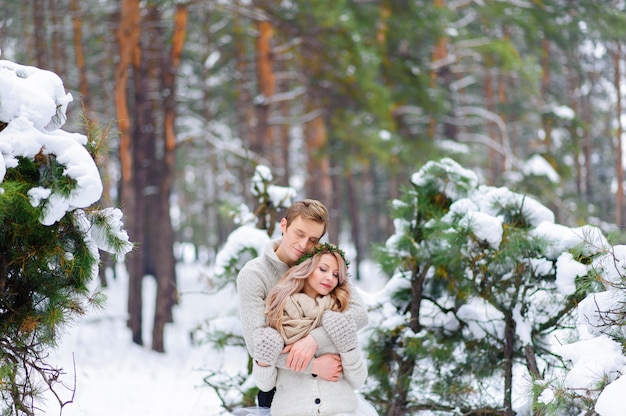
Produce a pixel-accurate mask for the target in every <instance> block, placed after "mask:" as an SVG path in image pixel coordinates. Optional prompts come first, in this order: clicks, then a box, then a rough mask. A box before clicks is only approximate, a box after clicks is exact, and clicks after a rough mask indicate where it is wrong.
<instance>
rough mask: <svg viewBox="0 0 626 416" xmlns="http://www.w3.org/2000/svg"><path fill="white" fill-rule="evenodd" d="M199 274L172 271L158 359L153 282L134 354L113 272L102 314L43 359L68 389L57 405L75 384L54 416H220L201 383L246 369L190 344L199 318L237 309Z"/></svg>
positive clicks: (226, 355) (372, 285)
mask: <svg viewBox="0 0 626 416" xmlns="http://www.w3.org/2000/svg"><path fill="white" fill-rule="evenodd" d="M363 274H364V275H368V276H372V275H375V274H372V273H363ZM207 275H208V270H207V269H206V267H203V266H201V265H198V264H195V263H179V264H178V276H177V277H178V284H179V291H180V293H181V298H180V304H179V305H178V306H176V307H175V309H174V323H173V324H169V325H168V326H166V335H165V343H166V344H165V345H166V346H165V348H166V352H165V353H163V354H162V353H157V352H154V351H152V350H151V349H150V343H151V327H152V316H153V310H154V294H155V290H156V285H155V283H154V279H151V278H146V279H144V311H145V312H144V343H145V344H146V345H145V346H143V347H142V346H139V345H136V344H134V343H132V341H131V336H130V331H129V329H128V328H127V327H126V309H127V308H126V303H127V290H128V276H127V275H126V274H125V273H124V272H119V271H118V273H117V277H116V278H115V279H112V278H109V286H108V287H107V288H105V289H104V293H105V294H106V296H107V301H106V303H105V306H104V308H102V309H100V310H91V311H89V312H88V313H87V314H86V316H84V317H83V318H82V320H81V321H80V322H77V323H75V324H73V325H72V326H70V327H68V328H67V331H66V332H65V333H63V334H62V336H61V339H60V343H59V346H58V348H57V349H55V350H54V351H53V352H52V353H51V355H50V358H49V360H48V362H49V363H50V364H51V365H53V366H56V367H61V368H63V371H64V373H65V374H64V375H63V376H62V377H61V380H62V381H63V383H64V384H65V385H66V386H67V387H69V388H70V389H68V390H66V391H59V393H60V395H61V398H62V399H64V400H70V399H71V398H72V391H71V387H72V386H73V385H74V382H75V383H76V389H75V390H76V391H75V396H74V398H73V402H72V403H70V404H67V405H66V406H65V407H64V408H63V409H62V416H77V415H81V416H105V415H106V416H110V415H118V416H125V415H151V416H166V415H167V416H170V415H172V414H176V415H186V416H200V415H202V416H221V415H225V414H226V413H225V411H224V410H223V408H222V407H221V406H220V401H219V398H218V397H217V395H216V393H215V392H214V391H213V390H212V388H210V387H209V386H208V385H207V384H205V383H204V382H203V378H204V377H205V376H206V375H207V374H208V373H209V372H210V371H217V370H225V371H228V370H231V371H232V372H234V373H236V371H237V369H238V368H241V366H242V364H243V365H245V363H246V362H247V355H246V353H245V351H244V350H243V349H242V348H234V347H231V348H226V349H225V350H216V349H214V348H213V347H212V345H209V344H204V345H195V344H194V343H193V342H192V339H191V337H190V334H191V332H192V331H193V329H194V328H196V327H197V326H198V325H199V324H201V323H202V322H204V321H206V320H207V319H210V318H213V317H221V316H225V314H231V315H232V313H233V311H234V308H235V307H236V303H237V301H236V297H234V295H233V294H232V293H223V292H217V293H210V289H208V288H207V285H206V282H207ZM379 280H380V281H376V279H375V278H370V279H367V278H363V280H362V281H360V282H357V284H356V285H357V286H358V287H359V288H360V289H361V290H364V291H365V292H370V293H371V292H372V291H374V290H378V289H380V288H381V287H382V285H383V284H384V282H383V281H382V280H381V279H379ZM225 290H228V289H225ZM231 290H232V289H231ZM74 367H75V371H74ZM228 372H230V371H228ZM74 376H75V377H76V380H75V381H74ZM57 390H58V389H57ZM44 398H45V402H44V403H43V404H42V405H41V406H40V407H41V408H42V410H43V414H46V415H54V414H60V410H61V409H60V408H59V405H58V403H57V402H56V399H55V398H54V397H53V396H52V395H51V394H50V393H47V394H45V395H44Z"/></svg>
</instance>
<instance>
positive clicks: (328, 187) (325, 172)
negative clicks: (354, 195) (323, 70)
mask: <svg viewBox="0 0 626 416" xmlns="http://www.w3.org/2000/svg"><path fill="white" fill-rule="evenodd" d="M304 140H305V142H306V149H307V157H308V163H307V175H306V178H307V179H306V195H307V198H313V199H317V200H319V201H321V202H322V203H323V204H324V205H326V207H327V208H328V211H329V214H330V226H329V227H328V240H329V241H331V242H333V243H336V242H338V240H339V216H338V213H337V212H336V210H334V209H333V208H334V207H333V206H332V201H333V185H332V180H331V177H330V160H329V156H328V154H327V153H326V152H322V151H321V149H324V147H325V146H326V143H327V141H328V136H327V132H326V124H325V122H324V119H323V118H322V116H321V115H319V116H317V117H315V118H314V119H313V120H312V121H311V122H309V123H307V124H306V126H305V129H304Z"/></svg>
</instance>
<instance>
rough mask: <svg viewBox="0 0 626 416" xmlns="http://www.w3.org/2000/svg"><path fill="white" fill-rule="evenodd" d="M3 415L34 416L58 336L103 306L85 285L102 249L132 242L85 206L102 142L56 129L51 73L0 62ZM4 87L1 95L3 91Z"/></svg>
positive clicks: (57, 377) (117, 215) (120, 249)
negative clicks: (92, 307)
mask: <svg viewBox="0 0 626 416" xmlns="http://www.w3.org/2000/svg"><path fill="white" fill-rule="evenodd" d="M0 68H1V69H2V72H1V73H0V85H3V88H0V90H1V91H0V117H2V118H1V119H0V152H1V153H0V168H3V169H0V413H1V414H3V415H34V414H35V413H36V409H37V407H36V399H37V397H38V394H39V393H40V392H41V391H42V388H48V389H50V390H52V392H53V393H54V395H55V396H56V397H57V398H58V400H59V404H60V406H61V408H62V407H63V406H64V405H65V404H67V403H68V402H71V399H70V400H69V401H64V400H63V399H61V398H60V396H59V395H57V393H56V391H55V386H57V385H58V383H61V375H62V374H63V370H62V369H59V368H55V367H54V366H53V365H52V364H50V363H49V362H48V360H47V353H48V351H49V350H50V349H51V348H54V347H55V345H56V343H57V342H58V339H59V333H60V330H61V329H62V328H63V327H64V326H65V325H66V324H68V323H69V322H71V321H73V320H75V319H76V318H78V317H79V316H81V315H83V314H85V313H86V312H87V308H88V307H89V306H92V305H94V306H98V305H100V304H101V302H102V301H103V297H102V296H101V295H100V294H99V293H92V291H91V290H90V288H89V283H90V282H91V281H92V280H93V279H94V278H95V277H96V276H97V273H98V266H99V250H106V251H109V252H111V253H116V254H119V255H123V254H125V253H127V252H128V251H130V250H131V248H132V244H131V243H130V242H129V241H128V236H127V235H126V233H125V231H123V229H122V227H123V225H122V222H121V217H122V213H121V211H119V210H118V209H114V208H105V209H97V208H94V207H92V206H91V205H92V204H93V203H94V202H95V201H97V200H98V199H99V197H100V193H101V191H102V183H101V180H100V177H99V175H98V174H97V168H96V165H95V162H94V159H95V157H96V155H95V154H90V153H89V150H95V149H97V148H100V143H101V140H102V139H103V138H102V137H89V140H87V137H85V136H83V135H79V134H70V133H66V132H64V131H62V130H60V127H61V126H62V125H63V122H64V121H65V109H66V106H67V103H68V102H69V101H71V96H70V95H69V94H65V91H64V90H63V88H62V83H61V81H60V79H59V78H58V77H57V76H56V75H55V74H53V73H51V72H48V71H43V70H40V69H37V68H33V67H25V66H21V65H17V64H14V63H12V62H8V61H0ZM5 87H6V88H5Z"/></svg>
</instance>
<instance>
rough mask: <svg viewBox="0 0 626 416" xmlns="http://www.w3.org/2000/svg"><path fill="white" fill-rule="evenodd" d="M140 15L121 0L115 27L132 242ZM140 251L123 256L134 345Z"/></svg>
mask: <svg viewBox="0 0 626 416" xmlns="http://www.w3.org/2000/svg"><path fill="white" fill-rule="evenodd" d="M139 22H140V16H139V1H138V0H122V3H121V6H120V24H119V27H118V30H117V40H118V47H119V62H118V64H117V68H116V70H115V107H116V112H117V120H118V130H119V135H120V139H119V140H120V144H119V146H120V150H119V152H120V166H121V179H120V181H121V184H120V193H121V201H122V203H123V204H124V213H125V215H126V217H127V220H126V227H127V230H128V235H129V237H130V239H131V240H132V241H136V240H135V238H136V236H137V234H139V231H140V230H141V228H142V227H141V224H140V221H139V219H140V218H139V217H138V216H137V214H136V212H137V211H136V203H137V201H136V198H135V191H134V189H135V188H134V187H133V182H134V175H133V169H134V161H133V139H132V132H131V127H132V126H131V124H130V112H129V105H128V99H127V96H126V90H127V88H128V84H129V79H128V72H129V69H130V65H131V63H132V62H133V58H134V57H135V55H136V51H137V49H138V46H139V34H140V26H139ZM142 263H143V259H142V252H141V251H139V250H136V251H135V253H134V254H133V255H131V256H129V257H128V258H127V268H128V276H129V283H128V327H129V328H130V330H131V334H132V340H133V342H134V343H135V344H139V345H143V340H142V335H141V329H142V316H141V311H142V290H141V282H142V277H143V273H142V271H141V269H142V267H141V265H142Z"/></svg>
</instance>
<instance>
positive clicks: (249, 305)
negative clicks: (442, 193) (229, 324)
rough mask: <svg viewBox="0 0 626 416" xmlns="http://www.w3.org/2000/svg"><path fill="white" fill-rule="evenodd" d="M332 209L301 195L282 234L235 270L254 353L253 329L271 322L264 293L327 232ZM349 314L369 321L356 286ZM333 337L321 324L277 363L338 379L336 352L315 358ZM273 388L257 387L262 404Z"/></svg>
mask: <svg viewBox="0 0 626 416" xmlns="http://www.w3.org/2000/svg"><path fill="white" fill-rule="evenodd" d="M327 228H328V210H327V209H326V207H325V206H324V204H322V203H321V202H319V201H316V200H313V199H303V200H300V201H296V202H294V203H293V204H292V205H291V206H290V207H289V208H288V209H287V212H286V213H285V217H284V218H283V219H282V220H281V221H280V230H281V233H282V238H280V239H276V240H273V241H271V242H270V243H269V244H268V245H267V246H266V247H265V249H264V251H263V253H262V254H261V255H259V256H258V257H257V258H255V259H252V260H250V261H249V262H248V263H246V264H245V265H244V267H243V268H242V269H241V271H240V272H239V275H238V276H237V290H238V292H239V302H240V305H239V311H240V315H241V322H242V327H243V336H244V339H245V342H246V346H247V348H248V353H249V354H250V356H254V343H253V336H254V332H255V331H256V330H258V329H260V328H264V327H266V326H267V323H266V319H265V298H266V296H267V293H268V292H269V290H270V288H272V287H273V286H274V285H275V284H276V283H278V281H279V280H280V278H281V277H282V276H283V275H284V274H285V273H286V272H287V270H288V269H289V268H290V267H291V266H293V265H294V264H295V263H296V261H298V259H300V257H301V256H302V255H303V254H305V253H306V252H308V251H309V250H310V249H311V248H313V246H314V245H315V244H317V243H318V242H319V241H320V239H321V238H322V237H323V236H324V234H326V230H327ZM345 313H347V314H350V315H351V317H352V319H353V320H354V322H355V323H356V325H357V329H360V328H363V327H364V326H365V325H366V324H367V311H366V310H365V307H364V306H363V302H362V301H361V298H360V296H359V295H358V292H357V291H356V290H354V291H353V295H352V301H351V303H350V308H349V309H348V311H346V312H345ZM329 343H332V341H331V340H330V338H329V337H328V334H327V333H326V330H325V329H324V328H323V327H319V328H316V329H314V330H313V331H312V332H311V333H310V334H309V335H307V336H306V337H305V338H303V339H301V340H299V341H297V342H296V343H294V344H291V345H290V346H288V347H286V348H285V349H284V350H283V353H288V355H287V357H286V358H285V357H284V356H282V358H281V360H280V361H279V363H277V366H279V367H280V366H284V368H288V369H290V370H292V371H306V372H309V373H310V374H312V376H314V377H322V378H323V379H325V380H328V381H337V379H338V378H339V376H340V375H341V372H342V367H341V359H340V358H339V355H337V354H326V355H322V356H320V357H317V358H315V359H313V360H312V358H313V355H314V354H315V351H316V350H317V347H318V346H319V345H328V344H329ZM273 396H274V391H270V392H263V391H259V394H258V397H257V399H258V405H259V406H260V407H270V405H271V403H272V398H273Z"/></svg>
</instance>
